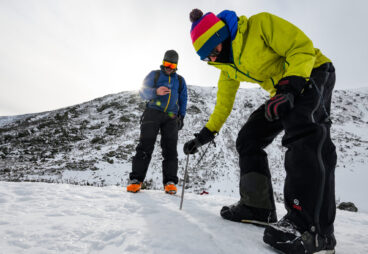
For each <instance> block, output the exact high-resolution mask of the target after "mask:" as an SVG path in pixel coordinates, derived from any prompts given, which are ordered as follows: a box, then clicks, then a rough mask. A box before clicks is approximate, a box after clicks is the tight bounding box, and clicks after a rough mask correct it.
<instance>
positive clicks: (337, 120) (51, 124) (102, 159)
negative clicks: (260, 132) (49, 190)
mask: <svg viewBox="0 0 368 254" xmlns="http://www.w3.org/2000/svg"><path fill="white" fill-rule="evenodd" d="M216 92H217V89H216V88H209V87H206V88H205V87H196V86H190V87H189V102H188V112H187V116H186V118H185V126H184V129H183V130H182V131H181V132H180V135H179V145H178V151H179V176H180V177H181V178H182V177H183V171H184V165H185V156H184V154H183V153H182V147H183V144H184V143H185V141H187V140H189V139H191V138H192V137H193V133H195V132H198V131H199V130H200V129H201V128H202V127H203V126H204V124H205V123H206V121H207V119H208V117H209V115H210V113H211V112H212V110H213V108H214V105H215V101H216ZM266 98H267V95H266V93H264V92H263V91H262V90H261V89H239V91H238V94H237V98H236V101H235V104H234V109H233V111H232V113H231V115H230V117H229V119H228V121H227V122H226V123H225V125H224V126H223V128H222V130H221V132H220V135H218V137H217V138H216V143H217V146H216V147H214V146H211V147H209V149H208V151H207V153H206V155H205V156H204V158H203V160H202V162H201V163H200V164H199V165H197V166H196V164H197V161H198V159H199V158H200V156H201V154H196V155H194V156H190V162H189V175H190V182H189V184H188V187H189V189H188V190H187V191H188V192H192V193H201V192H202V191H203V190H206V191H208V192H209V193H210V194H211V195H214V194H216V195H224V196H231V197H235V198H238V178H239V170H238V157H237V152H236V150H235V141H236V137H237V133H238V131H239V130H240V128H241V127H242V125H243V124H244V123H245V122H246V120H247V118H248V116H249V114H250V113H251V112H252V111H254V110H255V109H256V108H257V107H258V106H260V105H261V104H262V103H263V102H264V100H265V99H266ZM143 109H144V102H143V101H142V100H141V99H140V98H139V96H138V94H137V93H136V92H122V93H118V94H113V95H108V96H105V97H102V98H98V99H96V100H93V101H90V102H86V103H83V104H80V105H75V106H71V107H68V108H64V109H60V110H56V111H50V112H43V113H39V114H30V115H24V116H16V117H2V118H0V180H5V181H46V182H55V183H73V184H80V185H94V186H106V185H119V186H121V185H125V184H126V179H127V176H128V173H129V172H130V170H131V158H132V156H133V155H134V153H135V150H134V149H135V146H136V144H137V141H138V138H139V118H140V116H141V114H142V112H143ZM367 112H368V90H367V89H359V90H337V91H335V93H334V96H333V107H332V119H333V122H334V125H333V128H332V137H333V139H334V141H335V144H336V146H337V152H338V164H337V168H336V176H337V182H336V189H337V190H336V192H337V200H338V201H353V202H355V203H356V205H357V206H358V208H359V209H360V210H363V211H366V212H368V198H367V196H366V195H365V193H368V185H367V184H366V183H365V179H367V178H368V170H367V169H368V167H367V165H368V133H367V131H366V130H367V127H368V113H367ZM281 136H282V135H280V136H278V137H277V139H276V141H275V142H274V143H273V144H272V145H270V146H269V147H268V148H267V151H268V153H269V162H270V163H269V164H270V166H271V170H272V180H273V184H274V190H275V194H276V198H277V200H279V201H282V190H283V180H284V177H285V172H284V170H283V153H284V152H285V149H284V148H283V147H282V146H281V142H280V140H281ZM159 139H160V138H158V140H157V143H156V149H155V152H154V154H153V158H152V161H151V165H150V169H149V171H148V175H147V178H146V180H147V181H146V187H147V188H148V189H153V190H155V189H156V190H158V189H162V173H161V161H162V157H161V148H160V145H159ZM205 148H206V147H204V149H205ZM202 152H203V150H202Z"/></svg>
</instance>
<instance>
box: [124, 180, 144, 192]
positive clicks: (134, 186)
mask: <svg viewBox="0 0 368 254" xmlns="http://www.w3.org/2000/svg"><path fill="white" fill-rule="evenodd" d="M129 183H130V184H129V185H128V186H127V192H133V193H136V192H138V191H140V190H141V187H142V183H141V182H140V181H138V180H136V179H133V180H130V181H129Z"/></svg>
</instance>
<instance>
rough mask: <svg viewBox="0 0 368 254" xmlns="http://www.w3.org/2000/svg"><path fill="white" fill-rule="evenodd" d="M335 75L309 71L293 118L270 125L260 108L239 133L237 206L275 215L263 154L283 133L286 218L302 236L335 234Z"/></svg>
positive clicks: (329, 68)
mask: <svg viewBox="0 0 368 254" xmlns="http://www.w3.org/2000/svg"><path fill="white" fill-rule="evenodd" d="M334 85H335V69H334V67H333V65H332V63H326V64H323V65H322V66H320V67H318V68H316V69H313V71H312V74H311V78H310V81H309V82H308V84H307V86H306V87H305V89H304V91H303V92H302V94H301V95H300V96H298V97H297V98H295V105H294V108H293V109H292V111H291V112H289V113H288V114H287V115H286V116H284V117H283V118H282V119H281V120H277V121H274V122H269V121H267V120H266V118H265V108H264V105H262V106H261V107H260V108H258V109H257V110H256V111H255V112H253V113H252V114H251V116H250V117H249V119H248V121H247V122H246V124H245V125H244V126H243V128H242V129H241V130H240V132H239V135H238V138H237V142H236V145H237V150H238V153H239V165H240V196H241V200H240V201H241V202H242V203H244V204H246V205H248V206H252V207H257V208H266V209H275V204H274V198H273V190H272V184H271V174H270V170H269V165H268V160H267V153H266V152H265V150H264V149H265V148H266V147H267V146H268V145H269V144H270V143H271V142H272V141H273V140H274V138H275V137H276V136H277V135H278V134H279V133H280V132H282V131H283V130H284V131H285V134H284V136H283V139H282V145H283V146H285V147H286V148H287V151H286V154H285V170H286V179H285V185H284V200H285V207H286V209H287V211H288V214H287V216H288V217H290V219H291V220H292V221H294V222H295V223H296V224H297V225H298V226H299V227H300V229H301V230H309V231H316V232H318V233H321V234H329V233H332V232H333V231H334V228H333V223H334V220H335V214H336V204H335V166H336V160H337V156H336V150H335V146H334V144H333V143H332V141H331V137H330V127H331V121H330V117H329V115H330V108H331V96H332V91H333V88H334Z"/></svg>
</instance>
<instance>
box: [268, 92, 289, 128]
mask: <svg viewBox="0 0 368 254" xmlns="http://www.w3.org/2000/svg"><path fill="white" fill-rule="evenodd" d="M293 107H294V95H292V94H291V93H287V94H276V95H275V96H274V97H272V98H271V99H269V100H268V101H266V103H265V116H266V119H267V120H268V121H270V122H273V121H275V120H278V119H280V117H282V116H284V115H286V114H287V113H288V112H289V111H290V110H291V109H292V108H293Z"/></svg>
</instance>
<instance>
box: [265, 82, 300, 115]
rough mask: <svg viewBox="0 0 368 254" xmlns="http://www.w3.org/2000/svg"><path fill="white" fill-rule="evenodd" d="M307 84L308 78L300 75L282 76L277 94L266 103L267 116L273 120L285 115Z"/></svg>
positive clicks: (277, 87) (277, 86)
mask: <svg viewBox="0 0 368 254" xmlns="http://www.w3.org/2000/svg"><path fill="white" fill-rule="evenodd" d="M305 85H306V80H305V78H303V77H299V76H288V77H285V78H282V79H281V80H280V81H279V83H278V84H277V85H276V86H275V88H276V95H275V96H274V97H272V98H271V99H269V100H267V101H266V103H265V117H266V119H267V120H268V121H270V122H272V121H275V120H278V119H280V118H281V117H282V116H285V115H286V114H287V113H289V111H290V110H291V109H292V108H293V107H294V99H295V98H296V97H298V96H299V95H300V94H301V93H302V91H303V89H304V87H305Z"/></svg>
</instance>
